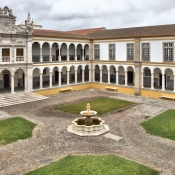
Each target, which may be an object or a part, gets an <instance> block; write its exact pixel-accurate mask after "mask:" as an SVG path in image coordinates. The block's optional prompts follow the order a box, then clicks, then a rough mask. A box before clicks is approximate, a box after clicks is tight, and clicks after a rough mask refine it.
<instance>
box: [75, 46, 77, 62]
mask: <svg viewBox="0 0 175 175" xmlns="http://www.w3.org/2000/svg"><path fill="white" fill-rule="evenodd" d="M75 61H77V49H75Z"/></svg>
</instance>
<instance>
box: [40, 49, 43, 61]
mask: <svg viewBox="0 0 175 175" xmlns="http://www.w3.org/2000/svg"><path fill="white" fill-rule="evenodd" d="M40 62H43V54H42V48H40Z"/></svg>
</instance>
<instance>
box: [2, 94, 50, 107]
mask: <svg viewBox="0 0 175 175" xmlns="http://www.w3.org/2000/svg"><path fill="white" fill-rule="evenodd" d="M48 98H49V97H46V96H42V95H39V94H35V93H31V92H24V93H21V92H20V93H14V94H0V107H5V106H11V105H16V104H22V103H28V102H34V101H39V100H45V99H48Z"/></svg>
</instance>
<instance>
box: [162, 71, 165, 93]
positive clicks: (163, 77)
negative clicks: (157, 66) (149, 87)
mask: <svg viewBox="0 0 175 175" xmlns="http://www.w3.org/2000/svg"><path fill="white" fill-rule="evenodd" d="M164 90H165V74H162V91H164Z"/></svg>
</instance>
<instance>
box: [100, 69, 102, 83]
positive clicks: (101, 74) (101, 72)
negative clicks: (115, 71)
mask: <svg viewBox="0 0 175 175" xmlns="http://www.w3.org/2000/svg"><path fill="white" fill-rule="evenodd" d="M100 83H102V69H100Z"/></svg>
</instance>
